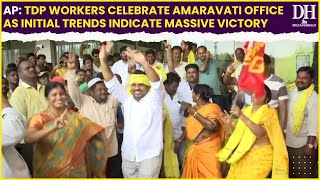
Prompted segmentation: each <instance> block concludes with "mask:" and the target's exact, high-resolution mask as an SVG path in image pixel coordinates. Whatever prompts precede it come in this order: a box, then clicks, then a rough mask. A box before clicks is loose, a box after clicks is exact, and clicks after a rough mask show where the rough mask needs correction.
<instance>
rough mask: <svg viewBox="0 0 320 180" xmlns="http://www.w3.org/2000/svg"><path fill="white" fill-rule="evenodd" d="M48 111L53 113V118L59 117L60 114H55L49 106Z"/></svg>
mask: <svg viewBox="0 0 320 180" xmlns="http://www.w3.org/2000/svg"><path fill="white" fill-rule="evenodd" d="M48 111H49V112H50V114H51V115H52V117H53V118H58V117H59V115H55V114H54V113H53V112H52V111H51V108H48Z"/></svg>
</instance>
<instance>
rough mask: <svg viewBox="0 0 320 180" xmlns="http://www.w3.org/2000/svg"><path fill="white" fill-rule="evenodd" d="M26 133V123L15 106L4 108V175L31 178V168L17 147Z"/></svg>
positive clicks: (5, 176)
mask: <svg viewBox="0 0 320 180" xmlns="http://www.w3.org/2000/svg"><path fill="white" fill-rule="evenodd" d="M24 135H25V124H24V120H23V118H22V117H21V115H20V114H18V113H17V112H16V111H15V110H14V109H13V108H11V107H7V108H4V109H2V177H3V178H30V174H29V169H28V166H27V164H26V163H25V161H24V160H23V158H22V157H21V155H20V154H19V153H18V151H17V150H16V149H15V147H14V146H15V145H16V144H18V143H19V142H20V141H21V140H22V139H23V137H24Z"/></svg>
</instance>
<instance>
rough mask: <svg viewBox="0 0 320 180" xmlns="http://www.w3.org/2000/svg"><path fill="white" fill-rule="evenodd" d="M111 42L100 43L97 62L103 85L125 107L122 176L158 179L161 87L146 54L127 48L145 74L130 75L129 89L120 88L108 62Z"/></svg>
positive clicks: (160, 161) (161, 138)
mask: <svg viewBox="0 0 320 180" xmlns="http://www.w3.org/2000/svg"><path fill="white" fill-rule="evenodd" d="M111 47H112V43H111V42H107V44H106V45H102V47H101V49H100V55H99V57H100V61H101V67H102V73H103V76H104V79H105V81H106V86H107V88H108V90H109V92H110V94H112V95H113V96H115V97H117V98H118V100H119V101H120V102H121V103H122V104H123V107H124V132H123V135H124V137H123V143H122V171H123V175H124V177H125V178H158V177H159V173H160V168H161V163H162V149H163V131H162V130H163V125H162V123H163V122H162V106H163V95H164V87H163V85H162V82H161V80H160V78H159V76H158V74H157V73H156V72H155V71H154V70H153V68H152V67H151V66H150V65H149V63H148V62H147V60H146V58H145V56H144V55H143V54H142V53H140V52H138V51H136V50H131V49H130V48H127V51H126V53H127V55H128V58H130V60H131V59H132V60H134V62H136V63H138V64H140V65H142V67H143V69H144V71H145V74H144V73H143V72H142V71H140V73H139V74H132V75H131V76H130V79H129V80H130V92H131V94H132V95H129V94H128V92H127V90H126V89H123V87H122V86H121V84H120V83H119V81H118V80H117V78H116V77H115V76H114V74H113V73H112V71H111V69H110V67H109V65H108V64H107V56H108V53H109V51H110V49H111Z"/></svg>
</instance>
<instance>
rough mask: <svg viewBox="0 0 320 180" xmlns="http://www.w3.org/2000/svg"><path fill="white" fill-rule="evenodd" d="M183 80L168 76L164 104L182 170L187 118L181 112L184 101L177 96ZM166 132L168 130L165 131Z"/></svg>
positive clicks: (171, 73) (175, 76) (171, 74)
mask: <svg viewBox="0 0 320 180" xmlns="http://www.w3.org/2000/svg"><path fill="white" fill-rule="evenodd" d="M180 81H181V78H180V77H179V75H178V74H176V73H173V72H170V73H168V74H167V80H165V81H164V86H165V90H166V92H165V97H164V104H165V105H166V107H167V109H168V112H169V115H170V119H171V123H172V129H173V140H174V151H175V153H177V155H178V160H179V167H180V170H181V169H182V163H183V158H184V150H185V144H184V141H183V139H184V138H183V137H184V135H182V134H183V133H184V130H185V125H184V122H185V117H184V116H183V114H184V112H182V111H181V102H182V101H183V100H181V99H179V97H178V96H177V89H178V86H179V83H180ZM164 132H166V130H164Z"/></svg>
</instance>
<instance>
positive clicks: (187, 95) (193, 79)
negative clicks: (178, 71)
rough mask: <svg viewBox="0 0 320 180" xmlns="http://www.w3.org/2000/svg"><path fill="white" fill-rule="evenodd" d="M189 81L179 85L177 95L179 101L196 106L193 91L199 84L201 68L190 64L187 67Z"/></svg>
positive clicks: (183, 81)
mask: <svg viewBox="0 0 320 180" xmlns="http://www.w3.org/2000/svg"><path fill="white" fill-rule="evenodd" d="M185 71H186V77H187V80H182V81H181V82H180V84H179V87H178V90H177V94H178V97H179V99H181V100H182V101H184V102H187V103H189V104H195V102H193V100H192V91H193V88H194V86H195V85H197V84H198V82H199V66H198V65H196V64H188V65H187V66H186V67H185Z"/></svg>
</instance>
